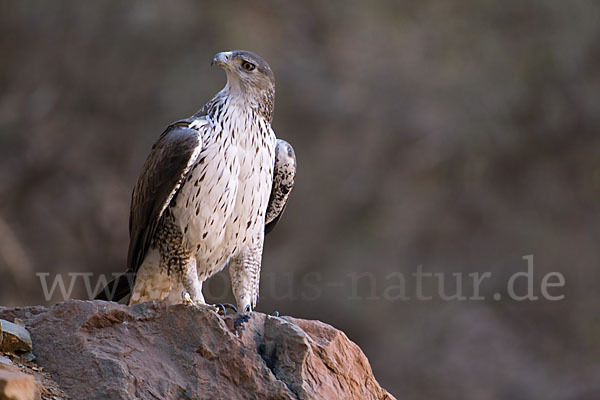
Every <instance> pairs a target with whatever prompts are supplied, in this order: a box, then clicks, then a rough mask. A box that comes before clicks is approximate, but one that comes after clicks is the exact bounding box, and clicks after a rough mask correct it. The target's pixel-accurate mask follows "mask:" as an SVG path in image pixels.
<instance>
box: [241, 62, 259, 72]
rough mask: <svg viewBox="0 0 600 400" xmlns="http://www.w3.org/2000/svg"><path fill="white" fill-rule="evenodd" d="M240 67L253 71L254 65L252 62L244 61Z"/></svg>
mask: <svg viewBox="0 0 600 400" xmlns="http://www.w3.org/2000/svg"><path fill="white" fill-rule="evenodd" d="M242 68H244V69H245V70H246V71H253V70H254V68H256V65H254V64H252V63H251V62H248V61H244V62H242Z"/></svg>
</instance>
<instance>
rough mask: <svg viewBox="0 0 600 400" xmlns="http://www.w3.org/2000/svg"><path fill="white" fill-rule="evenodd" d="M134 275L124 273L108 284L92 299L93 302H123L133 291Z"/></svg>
mask: <svg viewBox="0 0 600 400" xmlns="http://www.w3.org/2000/svg"><path fill="white" fill-rule="evenodd" d="M134 284H135V274H134V273H131V272H126V273H124V274H122V275H119V276H117V277H116V278H115V279H113V280H112V281H110V282H108V283H107V284H106V286H105V287H103V288H102V289H101V290H100V292H98V293H97V294H96V297H94V299H95V300H106V301H115V302H119V301H122V300H124V299H125V298H126V297H127V296H129V295H130V294H131V292H132V291H133V285H134Z"/></svg>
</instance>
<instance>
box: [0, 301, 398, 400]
mask: <svg viewBox="0 0 600 400" xmlns="http://www.w3.org/2000/svg"><path fill="white" fill-rule="evenodd" d="M240 315H241V314H230V315H227V316H219V315H217V314H216V313H215V312H213V311H211V310H210V309H207V308H200V307H193V306H186V305H171V306H169V305H166V304H163V303H154V302H151V303H142V304H137V305H136V306H134V307H127V306H125V305H121V304H117V303H112V302H105V301H99V300H98V301H77V300H70V301H67V302H64V303H59V304H57V305H55V306H53V307H50V308H43V307H24V308H14V309H9V308H2V307H0V318H13V319H14V318H20V319H22V320H23V321H24V323H25V325H26V326H27V327H28V329H29V331H30V332H31V337H32V338H33V340H34V341H35V344H36V347H35V355H36V361H35V362H36V364H37V365H38V366H39V367H43V369H44V371H45V372H48V373H50V375H51V376H52V378H53V380H54V381H56V382H57V383H58V385H60V389H61V390H62V391H63V392H64V393H65V395H67V396H68V397H69V398H74V399H82V398H85V399H139V398H164V399H233V400H235V399H273V400H284V399H286V400H291V399H381V400H384V399H386V400H387V399H393V397H392V396H391V395H390V394H389V393H387V392H386V391H385V390H384V389H382V388H381V387H380V386H379V384H378V383H377V381H376V380H375V378H374V377H373V374H372V372H371V367H370V366H369V363H368V361H367V359H366V357H365V355H364V354H363V353H362V351H361V350H360V348H359V347H358V346H357V345H356V344H354V343H352V342H351V341H350V340H348V338H347V337H346V335H344V333H342V332H340V331H338V330H337V329H335V328H333V327H331V326H329V325H327V324H324V323H321V322H319V321H307V320H301V319H295V318H290V317H282V318H279V317H274V316H267V315H265V314H261V313H258V312H252V313H251V314H249V316H247V317H245V318H244V321H243V323H241V322H240V321H241V320H240ZM240 324H241V326H240ZM242 328H243V329H242Z"/></svg>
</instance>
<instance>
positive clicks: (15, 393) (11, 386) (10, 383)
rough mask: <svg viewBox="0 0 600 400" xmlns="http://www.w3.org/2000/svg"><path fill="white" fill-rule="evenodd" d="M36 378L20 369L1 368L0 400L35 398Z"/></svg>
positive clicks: (30, 399)
mask: <svg viewBox="0 0 600 400" xmlns="http://www.w3.org/2000/svg"><path fill="white" fill-rule="evenodd" d="M35 395H36V387H35V379H34V378H33V376H31V375H27V374H24V373H22V372H19V371H18V370H5V369H0V400H33V399H34V398H35Z"/></svg>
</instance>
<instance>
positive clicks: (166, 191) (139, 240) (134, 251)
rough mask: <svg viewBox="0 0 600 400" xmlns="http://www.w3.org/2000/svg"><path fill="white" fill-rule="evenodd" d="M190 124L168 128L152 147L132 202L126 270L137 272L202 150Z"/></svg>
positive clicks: (196, 134)
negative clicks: (169, 206) (171, 203)
mask: <svg viewBox="0 0 600 400" xmlns="http://www.w3.org/2000/svg"><path fill="white" fill-rule="evenodd" d="M189 124H190V121H179V122H176V123H174V124H172V125H170V126H169V127H168V128H167V129H166V130H165V131H164V132H163V134H162V135H161V136H160V138H159V139H158V141H157V142H156V143H155V144H154V146H152V151H151V152H150V155H149V156H148V158H147V159H146V163H145V164H144V168H143V170H142V174H141V175H140V177H139V179H138V181H137V184H136V185H135V188H134V189H133V195H132V198H131V213H130V215H129V239H130V240H129V251H128V254H127V267H128V270H129V271H132V272H137V270H138V268H139V267H140V265H141V264H142V262H143V261H144V257H145V256H146V252H147V251H148V248H149V247H150V243H151V241H152V237H153V236H154V233H155V231H156V228H157V226H158V222H159V220H160V218H161V217H162V214H163V212H164V210H165V209H166V208H167V206H168V205H169V203H170V202H171V200H172V199H173V197H174V196H175V194H176V193H177V191H178V190H179V187H180V186H181V183H182V182H183V179H184V178H185V177H186V175H187V174H188V173H189V170H190V167H191V166H192V164H193V163H194V161H195V158H197V157H198V154H199V152H200V149H201V147H202V143H201V140H200V138H199V134H198V131H196V130H195V129H192V128H189Z"/></svg>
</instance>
